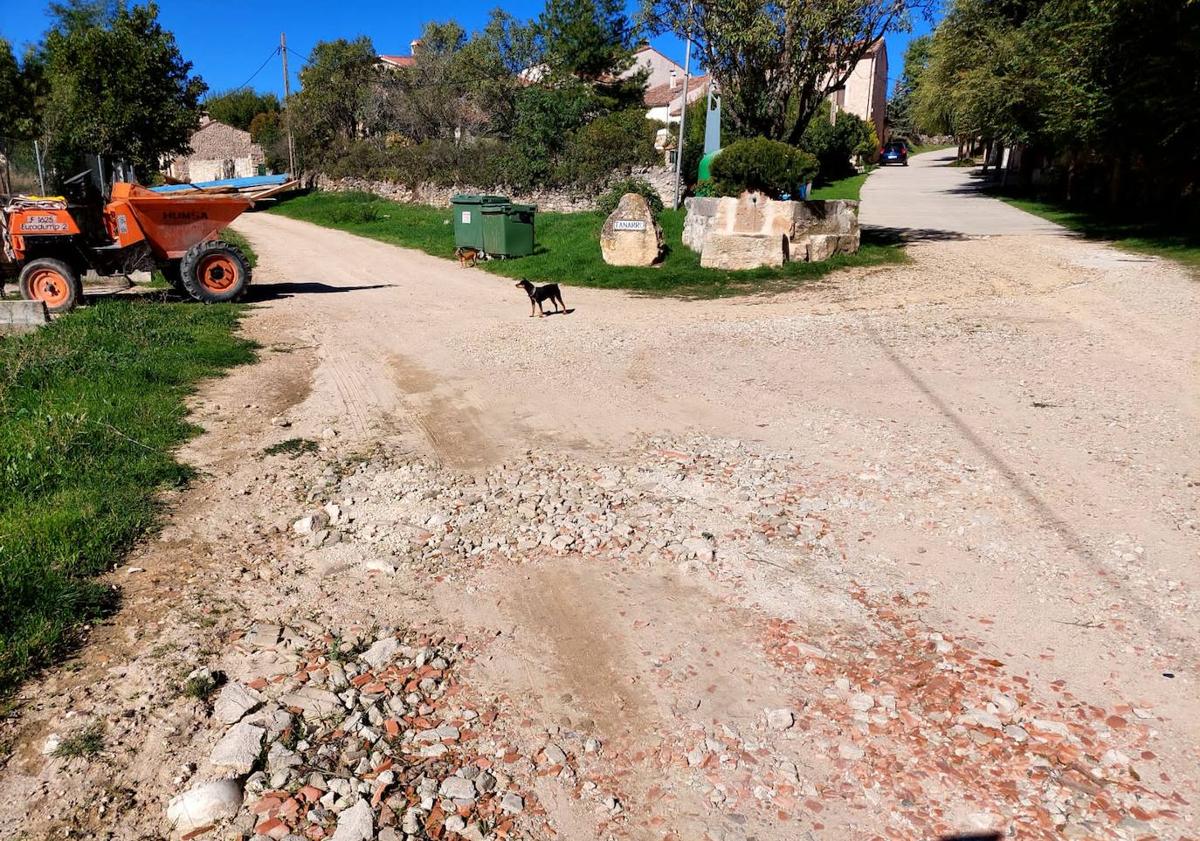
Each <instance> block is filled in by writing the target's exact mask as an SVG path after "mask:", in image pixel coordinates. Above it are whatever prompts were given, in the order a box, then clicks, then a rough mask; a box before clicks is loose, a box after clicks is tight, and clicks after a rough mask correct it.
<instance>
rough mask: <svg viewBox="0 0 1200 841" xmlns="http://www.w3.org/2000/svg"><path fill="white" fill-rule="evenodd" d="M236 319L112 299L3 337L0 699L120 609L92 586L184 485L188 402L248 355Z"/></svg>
mask: <svg viewBox="0 0 1200 841" xmlns="http://www.w3.org/2000/svg"><path fill="white" fill-rule="evenodd" d="M240 312H241V309H240V308H238V307H235V306H207V307H204V306H198V305H195V304H164V303H150V302H139V301H134V300H122V299H109V300H101V301H99V302H97V303H96V304H94V305H93V306H89V307H86V308H83V309H81V310H78V311H76V312H74V313H72V314H71V315H69V316H66V317H64V318H60V319H57V320H56V321H55V322H54V323H53V324H51V325H49V326H47V327H44V328H42V329H41V330H39V331H37V332H36V333H33V334H30V335H26V336H21V337H15V338H7V339H0V695H3V694H5V693H7V692H9V691H11V690H12V689H13V688H14V687H15V686H16V685H17V684H18V683H19V682H20V681H21V680H22V679H23V678H25V677H27V676H28V675H29V674H30V673H31V672H32V671H34V670H36V669H38V668H40V667H43V666H45V665H47V664H49V663H51V662H52V661H53V660H54V659H55V658H56V657H57V656H60V655H61V654H63V653H64V652H65V651H67V650H69V649H70V648H71V647H72V645H73V644H74V643H75V642H76V641H77V640H78V639H79V634H80V631H81V628H82V626H83V624H84V623H87V622H91V621H94V620H96V619H99V618H101V617H103V616H105V615H106V614H108V613H109V612H110V611H111V610H113V609H114V607H115V606H116V604H117V599H118V594H117V593H116V592H115V591H114V589H113V588H112V587H111V586H109V585H107V584H103V583H100V582H97V581H95V580H94V576H96V575H98V574H100V573H103V572H105V571H106V570H109V569H112V568H113V567H114V566H115V565H116V564H117V563H119V562H120V560H121V558H122V557H123V555H124V554H125V552H126V551H127V550H128V549H129V548H130V547H131V546H132V545H133V544H134V542H135V541H137V540H138V539H139V538H141V537H144V536H145V535H147V534H148V533H151V532H152V531H153V529H154V528H155V524H156V518H157V514H158V505H157V503H156V496H157V494H158V492H159V491H160V490H161V489H163V488H167V487H172V486H178V485H181V484H183V483H184V482H186V481H187V479H188V477H189V471H188V469H187V468H186V467H184V466H183V465H181V464H179V463H178V462H177V461H176V460H175V459H174V457H173V454H172V453H173V450H174V449H175V447H176V446H178V445H179V444H180V443H181V442H183V441H184V440H186V439H187V438H188V437H190V436H191V435H193V434H194V433H195V432H196V429H195V428H194V427H193V426H191V425H190V424H188V422H187V418H186V415H187V412H186V409H185V406H184V398H185V397H186V396H187V395H188V394H189V393H191V392H192V390H193V389H194V387H195V385H196V383H197V382H198V381H199V380H200V379H202V378H205V377H210V376H213V375H215V374H217V373H219V372H221V371H222V370H224V369H226V368H228V367H230V366H232V365H237V364H241V363H245V362H248V361H250V360H251V358H252V357H253V347H252V346H251V345H250V344H249V343H248V342H246V341H243V340H241V339H239V338H237V337H236V336H235V335H234V331H235V329H236V327H237V323H238V319H239V317H240Z"/></svg>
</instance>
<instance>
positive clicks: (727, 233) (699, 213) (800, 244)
mask: <svg viewBox="0 0 1200 841" xmlns="http://www.w3.org/2000/svg"><path fill="white" fill-rule="evenodd" d="M684 206H685V207H686V208H687V217H686V218H685V220H684V223H683V244H684V245H686V246H687V247H688V248H690V249H692V250H693V251H696V252H698V253H699V254H700V265H702V266H709V267H712V268H721V269H749V268H758V267H761V266H779V265H782V264H783V263H784V262H787V261H795V262H806V261H807V262H817V261H820V260H825V259H828V258H829V257H831V256H833V255H834V254H839V253H841V254H852V253H854V252H856V251H858V246H859V242H860V233H859V227H858V202H856V201H844V200H837V201H775V200H773V199H769V198H767V197H766V196H763V195H761V194H758V193H745V194H743V195H742V196H740V197H739V198H693V199H687V200H686V201H685V202H684Z"/></svg>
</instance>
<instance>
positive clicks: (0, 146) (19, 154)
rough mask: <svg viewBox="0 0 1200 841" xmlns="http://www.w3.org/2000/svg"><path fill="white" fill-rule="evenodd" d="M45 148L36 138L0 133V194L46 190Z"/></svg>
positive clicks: (41, 192) (43, 192) (41, 193)
mask: <svg viewBox="0 0 1200 841" xmlns="http://www.w3.org/2000/svg"><path fill="white" fill-rule="evenodd" d="M44 152H45V150H44V149H43V148H42V147H41V144H39V143H38V142H37V141H36V140H26V139H18V138H12V137H4V136H3V135H0V195H14V194H17V193H26V194H36V195H44V194H45V192H46V168H45V167H46V161H45V155H44Z"/></svg>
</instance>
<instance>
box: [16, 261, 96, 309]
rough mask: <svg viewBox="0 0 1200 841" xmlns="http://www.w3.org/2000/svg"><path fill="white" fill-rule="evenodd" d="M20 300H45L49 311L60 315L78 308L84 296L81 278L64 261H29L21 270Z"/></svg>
mask: <svg viewBox="0 0 1200 841" xmlns="http://www.w3.org/2000/svg"><path fill="white" fill-rule="evenodd" d="M20 287H21V297H22V298H24V299H25V300H27V301H43V302H44V303H45V304H46V309H47V310H49V311H50V312H52V313H55V314H58V313H63V312H69V311H70V310H73V309H75V305H76V304H78V303H79V299H80V298H81V297H82V296H83V287H82V286H81V285H80V283H79V276H78V275H76V274H75V272H74V270H72V268H71V267H70V266H68V265H67V264H66V263H64V262H63V261H62V260H52V259H50V258H49V257H42V258H40V259H37V260H30V261H29V262H28V263H26V264H25V268H23V269H21V279H20Z"/></svg>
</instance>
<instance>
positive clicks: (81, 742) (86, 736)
mask: <svg viewBox="0 0 1200 841" xmlns="http://www.w3.org/2000/svg"><path fill="white" fill-rule="evenodd" d="M102 750H104V729H103V728H102V727H101V726H100V725H99V724H93V725H91V726H90V727H87V728H85V729H83V730H80V731H78V732H76V733H72V734H71V735H70V736H67V737H66V738H64V739H63V740H62V741H61V742H59V743H58V747H56V748H55V749H54V755H55V756H56V757H58V758H60V759H81V758H82V759H86V758H88V757H92V756H95V755H96V754H98V753H100V751H102Z"/></svg>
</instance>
